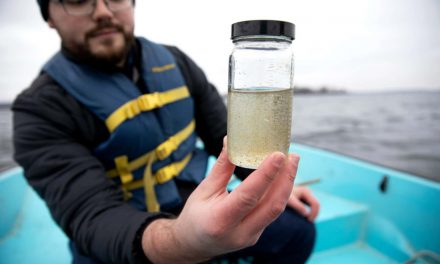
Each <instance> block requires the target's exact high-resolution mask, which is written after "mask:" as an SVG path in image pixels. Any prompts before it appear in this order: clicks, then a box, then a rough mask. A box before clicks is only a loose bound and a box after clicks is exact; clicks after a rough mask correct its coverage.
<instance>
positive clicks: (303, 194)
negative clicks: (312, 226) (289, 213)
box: [289, 187, 320, 222]
mask: <svg viewBox="0 0 440 264" xmlns="http://www.w3.org/2000/svg"><path fill="white" fill-rule="evenodd" d="M306 205H308V207H309V208H310V209H308V208H307V206H306ZM289 206H291V207H292V208H293V209H295V210H296V211H297V212H298V213H300V214H301V215H303V216H305V217H306V218H307V219H308V220H309V221H311V222H313V221H314V220H315V219H316V217H317V216H318V213H319V207H320V205H319V201H318V200H317V199H316V198H315V197H314V196H313V194H312V192H311V191H310V190H309V189H307V188H306V187H295V189H294V191H293V192H292V195H291V197H290V199H289Z"/></svg>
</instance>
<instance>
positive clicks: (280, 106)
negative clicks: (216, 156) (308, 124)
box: [228, 89, 292, 169]
mask: <svg viewBox="0 0 440 264" xmlns="http://www.w3.org/2000/svg"><path fill="white" fill-rule="evenodd" d="M228 101H229V107H228V155H229V159H230V160H231V162H232V163H234V164H235V165H238V166H241V167H245V168H251V169H255V168H257V167H258V166H259V165H260V163H261V162H262V161H263V160H264V158H265V157H266V156H267V155H269V154H270V153H272V152H274V151H281V152H283V153H285V154H287V151H288V149H289V144H290V128H291V127H290V124H291V121H292V89H282V90H276V91H268V90H261V91H255V90H253V91H249V90H247V91H243V90H233V91H232V92H231V93H230V94H229V99H228Z"/></svg>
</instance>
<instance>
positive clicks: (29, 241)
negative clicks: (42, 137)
mask: <svg viewBox="0 0 440 264" xmlns="http://www.w3.org/2000/svg"><path fill="white" fill-rule="evenodd" d="M289 151H291V152H295V153H298V154H299V155H300V156H301V162H300V166H299V170H298V174H297V179H296V180H295V184H297V185H301V184H309V185H310V189H312V190H313V192H314V194H315V195H316V197H317V198H318V200H319V201H320V203H321V211H320V214H319V216H318V218H317V219H316V227H317V241H316V244H315V247H314V250H313V253H312V256H311V257H310V259H309V260H308V262H307V263H311V264H320V263H326V264H331V263H342V264H344V263H378V264H380V263H440V184H439V183H437V182H433V181H428V180H425V179H423V178H420V177H416V176H414V175H410V174H408V173H404V172H399V171H396V170H393V169H389V168H385V167H382V166H378V165H375V164H371V163H368V162H365V161H361V160H357V159H354V158H350V157H346V156H343V155H340V154H337V153H333V152H330V151H325V150H322V149H317V148H313V147H310V146H306V145H301V144H292V145H291V146H290V150H289ZM439 173H440V172H439ZM238 184H239V181H238V180H237V179H235V180H233V181H232V182H230V187H231V188H234V186H236V185H238ZM0 256H1V257H0V263H70V262H71V261H72V258H71V255H70V252H69V249H68V239H67V237H66V236H65V235H64V234H63V233H62V231H61V230H60V228H59V227H58V226H57V225H56V224H55V223H54V221H53V220H52V218H51V216H50V214H49V211H48V210H47V207H46V205H45V204H44V202H43V201H42V200H41V198H39V197H38V195H37V194H36V193H35V191H33V190H32V189H31V188H30V187H29V186H28V184H27V182H26V180H25V179H24V177H23V171H22V169H21V168H14V169H11V170H8V171H6V172H3V173H2V175H0ZM243 263H244V262H243Z"/></svg>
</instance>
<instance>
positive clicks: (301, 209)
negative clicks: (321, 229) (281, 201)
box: [287, 194, 309, 218]
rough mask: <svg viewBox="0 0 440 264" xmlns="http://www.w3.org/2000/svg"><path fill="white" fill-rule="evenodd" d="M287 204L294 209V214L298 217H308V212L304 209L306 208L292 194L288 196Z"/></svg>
mask: <svg viewBox="0 0 440 264" xmlns="http://www.w3.org/2000/svg"><path fill="white" fill-rule="evenodd" d="M287 204H288V205H289V206H290V207H291V208H292V209H294V210H295V211H296V212H298V213H299V214H300V215H302V216H304V217H306V218H307V217H308V214H309V210H308V209H307V208H306V206H305V205H304V204H303V203H302V202H301V201H300V200H299V199H298V198H296V196H294V195H293V194H292V195H291V196H290V198H289V201H288V202H287Z"/></svg>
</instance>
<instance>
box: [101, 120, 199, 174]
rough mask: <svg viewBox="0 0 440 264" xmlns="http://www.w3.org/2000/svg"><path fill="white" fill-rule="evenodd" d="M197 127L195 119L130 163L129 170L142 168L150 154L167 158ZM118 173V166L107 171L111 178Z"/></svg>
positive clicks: (159, 157)
mask: <svg viewBox="0 0 440 264" xmlns="http://www.w3.org/2000/svg"><path fill="white" fill-rule="evenodd" d="M195 127H196V123H195V121H194V119H193V120H191V122H190V123H189V124H188V125H187V126H186V127H185V128H184V129H182V130H180V131H179V132H178V133H177V134H175V135H174V136H171V137H170V138H169V139H168V140H166V141H165V142H163V143H162V144H160V145H159V146H158V147H157V148H156V149H154V150H152V151H150V152H148V153H147V154H144V155H142V156H140V157H139V158H137V159H135V160H133V161H132V162H130V163H128V164H127V170H128V171H129V172H132V171H135V170H137V169H139V168H141V167H142V166H145V164H147V161H148V159H149V157H150V156H155V159H156V158H158V159H160V160H163V159H165V158H167V157H168V156H169V155H171V153H172V152H173V151H174V150H176V149H177V148H178V147H179V146H180V144H182V142H183V141H185V140H186V139H187V138H189V136H191V134H192V133H193V132H194V129H195ZM118 175H119V170H118V169H117V168H116V169H113V170H108V171H107V176H108V177H110V178H115V177H118Z"/></svg>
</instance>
